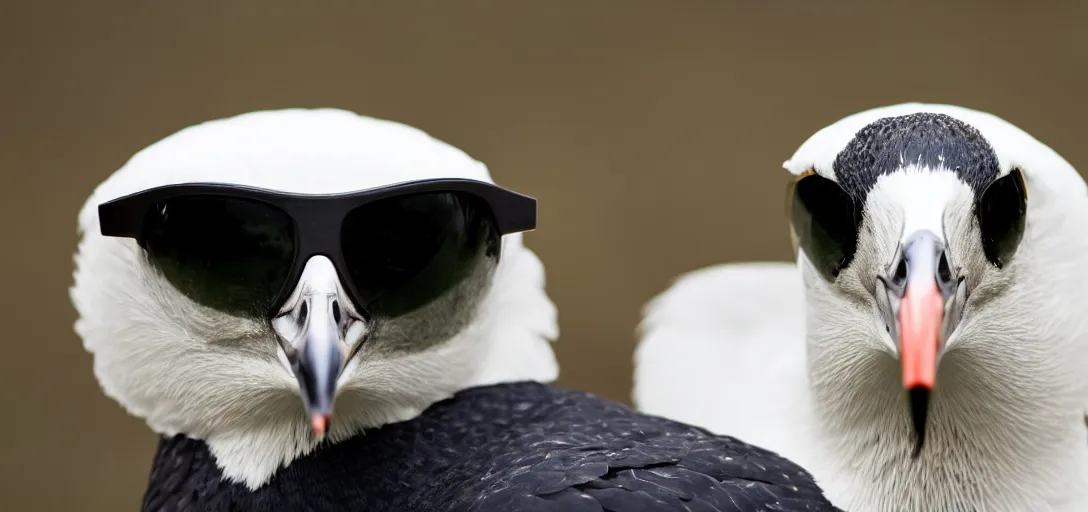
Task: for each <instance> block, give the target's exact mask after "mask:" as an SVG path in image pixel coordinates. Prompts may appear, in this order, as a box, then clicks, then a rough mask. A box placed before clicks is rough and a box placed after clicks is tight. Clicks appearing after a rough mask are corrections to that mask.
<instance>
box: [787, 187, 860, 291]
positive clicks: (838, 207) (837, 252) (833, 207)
mask: <svg viewBox="0 0 1088 512" xmlns="http://www.w3.org/2000/svg"><path fill="white" fill-rule="evenodd" d="M789 194H790V196H791V200H790V203H789V204H790V206H789V217H790V224H791V226H792V228H793V232H794V235H795V236H796V239H797V245H798V247H800V249H801V250H803V251H804V252H805V256H806V257H807V258H808V259H809V260H810V261H811V262H812V264H813V265H814V266H815V267H816V269H817V270H818V271H819V272H820V274H822V275H823V276H824V278H825V279H827V280H829V281H833V280H835V278H836V277H838V275H839V272H841V271H842V269H844V268H846V267H847V266H848V265H849V264H850V261H851V260H852V259H853V258H854V252H855V251H856V249H857V241H858V228H859V227H860V226H861V208H859V207H858V206H857V205H856V204H855V202H854V199H853V198H852V197H850V196H849V195H848V194H847V193H846V191H845V190H843V189H842V187H840V186H839V184H838V183H835V182H834V181H832V180H829V179H827V178H824V177H823V176H820V175H818V174H815V173H811V174H808V175H807V176H804V177H802V178H801V179H799V180H797V181H796V182H794V183H793V185H792V187H791V190H790V193H789Z"/></svg>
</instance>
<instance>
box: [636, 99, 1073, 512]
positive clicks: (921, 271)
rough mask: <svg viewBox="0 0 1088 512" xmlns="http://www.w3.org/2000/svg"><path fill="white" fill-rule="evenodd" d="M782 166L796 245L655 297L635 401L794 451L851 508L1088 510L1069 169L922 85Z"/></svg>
mask: <svg viewBox="0 0 1088 512" xmlns="http://www.w3.org/2000/svg"><path fill="white" fill-rule="evenodd" d="M785 167H786V169H787V170H789V172H790V173H791V174H792V175H793V176H792V186H791V187H790V194H789V196H788V197H789V199H790V208H789V216H788V217H789V221H790V222H789V225H790V230H789V231H786V230H785V229H784V230H783V231H784V234H785V233H791V234H792V235H793V241H794V246H795V248H796V250H797V253H796V254H795V255H796V257H797V260H796V263H794V264H785V263H761V264H733V265H724V266H720V267H713V268H708V269H704V270H702V271H698V272H694V273H692V274H690V275H688V276H685V277H684V278H682V279H681V280H679V281H678V282H677V283H676V284H675V285H674V286H673V287H672V288H671V289H670V290H669V291H667V292H665V293H664V294H662V295H661V296H659V297H658V298H657V299H655V301H654V302H653V304H652V305H651V306H650V307H648V308H647V314H646V317H645V319H644V324H643V339H642V341H641V346H640V348H639V349H638V362H637V366H638V368H637V370H636V382H637V383H638V384H637V386H636V390H635V399H636V401H637V402H638V405H639V407H640V408H641V409H642V410H644V411H647V412H650V413H653V414H662V415H666V416H668V417H671V418H676V419H679V420H682V421H689V422H692V423H694V424H697V425H702V426H705V427H708V428H710V429H712V430H715V431H721V432H729V433H730V434H732V435H736V436H738V437H740V438H741V439H744V440H745V441H748V442H753V443H758V444H760V445H762V446H766V447H768V448H771V449H773V450H775V451H777V452H778V453H781V454H782V455H785V456H787V457H790V458H792V459H793V460H796V461H797V462H799V463H800V464H802V465H804V466H805V467H806V468H808V469H809V470H811V471H812V473H813V474H814V475H815V476H816V479H817V482H818V483H819V484H820V485H821V486H823V487H824V488H825V489H827V492H828V495H829V496H830V497H831V499H832V501H833V502H834V503H835V504H836V505H838V506H840V507H842V508H844V509H846V510H851V511H857V512H886V511H899V510H903V511H916V510H917V511H930V510H932V511H948V512H953V511H983V510H985V511H1012V512H1021V511H1070V512H1072V511H1084V510H1088V429H1086V428H1085V427H1086V425H1085V415H1086V411H1088V343H1086V341H1088V321H1086V320H1088V318H1086V316H1085V306H1086V304H1088V296H1086V291H1088V272H1085V261H1084V254H1085V253H1088V231H1086V228H1088V223H1086V220H1088V188H1086V187H1085V183H1084V181H1083V179H1082V178H1081V177H1080V175H1079V174H1078V173H1077V172H1076V170H1074V169H1073V167H1072V166H1071V165H1070V164H1069V163H1068V162H1066V161H1065V160H1064V159H1063V158H1062V157H1061V156H1059V155H1058V153H1056V152H1055V151H1053V150H1052V149H1050V148H1049V147H1047V146H1046V145H1045V144H1043V143H1041V142H1039V141H1038V140H1036V139H1035V138H1034V137H1032V136H1031V135H1029V134H1028V133H1026V132H1024V131H1023V130H1021V129H1019V128H1017V127H1016V126H1014V125H1012V124H1011V123H1009V122H1007V121H1005V120H1003V119H1000V118H998V117H996V116H994V115H991V114H987V113H984V112H979V111H976V110H971V109H967V108H962V107H956V106H950V105H925V104H917V103H911V104H902V105H894V106H890V107H883V108H877V109H873V110H868V111H864V112H861V113H858V114H854V115H852V116H849V117H846V118H844V119H842V120H840V121H838V122H836V123H834V124H832V125H830V126H828V127H826V128H824V129H822V130H820V131H818V132H816V133H815V134H814V135H812V137H811V138H809V139H808V141H807V142H805V143H804V144H803V145H802V146H801V147H800V148H799V149H798V150H797V152H796V153H794V155H793V157H792V158H791V159H790V160H789V161H787V162H786V163H785ZM783 227H784V228H785V226H783ZM692 354H698V357H692ZM723 368H728V370H729V371H723ZM700 388H702V389H706V390H713V396H711V395H709V394H700V393H693V392H692V390H694V389H700ZM750 390H759V393H758V394H756V393H752V392H750ZM701 402H702V403H701ZM711 404H714V405H716V406H717V407H714V406H712V405H711ZM738 410H744V411H748V412H749V414H746V415H738V414H727V413H726V412H727V411H728V412H730V413H732V412H735V411H738Z"/></svg>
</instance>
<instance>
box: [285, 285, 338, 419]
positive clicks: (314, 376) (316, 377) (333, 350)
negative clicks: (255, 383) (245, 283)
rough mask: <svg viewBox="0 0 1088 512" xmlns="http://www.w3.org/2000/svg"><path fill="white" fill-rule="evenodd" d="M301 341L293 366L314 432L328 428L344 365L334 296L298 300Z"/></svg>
mask: <svg viewBox="0 0 1088 512" xmlns="http://www.w3.org/2000/svg"><path fill="white" fill-rule="evenodd" d="M298 307H299V308H302V309H301V311H299V319H300V320H302V323H303V324H304V326H303V340H302V344H301V346H299V347H298V358H297V359H296V360H295V362H294V364H293V365H292V369H293V370H294V372H295V376H296V377H297V378H298V384H299V388H300V389H301V391H302V401H303V404H304V405H305V407H306V412H307V413H308V414H309V416H310V418H311V421H312V423H313V429H314V433H315V434H317V435H321V434H324V433H325V431H326V430H327V429H328V423H329V417H330V415H331V414H332V407H333V401H334V399H335V397H336V379H337V378H338V377H339V376H340V371H341V369H342V368H343V365H344V352H343V350H342V349H341V346H342V344H343V341H342V334H341V333H340V328H339V325H338V321H337V317H339V316H340V315H339V314H338V312H339V304H337V299H336V296H335V295H330V294H313V295H308V296H304V297H302V299H301V300H300V301H299V306H298Z"/></svg>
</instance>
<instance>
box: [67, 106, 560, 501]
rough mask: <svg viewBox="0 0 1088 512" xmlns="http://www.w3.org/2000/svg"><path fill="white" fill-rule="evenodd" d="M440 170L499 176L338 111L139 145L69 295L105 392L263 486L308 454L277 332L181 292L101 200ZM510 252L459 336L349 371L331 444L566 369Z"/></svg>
mask: <svg viewBox="0 0 1088 512" xmlns="http://www.w3.org/2000/svg"><path fill="white" fill-rule="evenodd" d="M437 177H458V178H471V179H477V180H482V181H488V182H490V181H491V178H490V175H489V173H488V170H487V168H486V167H485V166H484V165H483V164H482V163H481V162H478V161H476V160H474V159H472V158H470V157H469V156H468V155H466V154H465V153H464V152H462V151H460V150H458V149H456V148H454V147H452V146H449V145H447V144H445V143H443V142H440V141H438V140H435V139H433V138H431V137H430V136H428V135H427V134H426V133H424V132H422V131H420V130H418V129H415V128H412V127H409V126H405V125H402V124H399V123H395V122H391V121H383V120H378V119H372V118H368V117H363V116H359V115H357V114H354V113H351V112H347V111H343V110H336V109H315V110H309V109H288V110H279V111H264V112H254V113H249V114H244V115H239V116H236V117H232V118H227V119H221V120H215V121H210V122H206V123H203V124H200V125H196V126H193V127H189V128H186V129H184V130H181V131H179V132H177V133H175V134H173V135H171V136H169V137H167V138H165V139H163V140H161V141H159V142H157V143H155V144H153V145H151V146H149V147H147V148H146V149H144V150H142V151H140V152H139V153H137V154H136V155H135V156H133V157H132V159H130V160H129V162H127V163H126V164H125V165H124V166H123V167H122V168H121V169H120V170H118V171H117V172H115V173H114V174H113V175H112V176H110V178H109V179H107V180H106V181H105V182H103V183H102V184H101V185H100V186H99V187H98V188H97V189H96V190H95V191H94V193H93V194H92V195H91V197H90V198H89V199H88V201H87V203H86V205H85V206H84V207H83V210H82V211H81V213H80V216H79V227H80V232H81V234H82V239H81V241H80V244H79V249H78V252H77V254H76V257H75V262H76V267H77V270H76V272H75V284H74V286H73V287H72V289H71V297H72V301H73V303H74V304H75V307H76V309H77V310H78V313H79V319H78V320H77V322H76V332H77V333H78V334H79V335H80V336H81V337H82V338H83V342H84V347H85V348H86V349H87V350H88V351H90V352H91V353H93V354H94V371H95V375H96V376H97V378H98V381H99V383H100V384H101V386H102V389H103V390H104V391H105V393H106V394H107V395H108V396H110V397H112V398H113V399H115V400H117V401H118V402H119V403H120V404H121V405H122V406H123V407H124V408H125V409H126V410H127V411H128V412H129V413H130V414H133V415H135V416H138V417H141V418H144V419H145V420H146V421H147V424H148V425H149V426H150V427H151V428H152V429H153V430H154V431H156V432H158V433H161V434H165V435H173V434H176V433H184V434H187V435H189V436H191V437H194V438H198V439H204V440H205V441H206V442H207V443H208V445H209V446H210V448H211V450H212V452H213V453H214V454H215V456H216V459H217V462H218V464H219V465H220V467H221V468H222V469H223V470H224V473H225V474H226V476H227V477H229V478H231V479H233V480H235V481H239V482H243V483H244V484H245V485H247V486H248V487H250V488H256V487H258V486H260V485H261V484H262V483H264V482H266V481H267V480H268V479H269V478H270V477H271V476H272V475H273V474H274V473H275V472H276V471H277V470H278V469H279V468H281V467H283V466H284V465H286V464H287V463H289V462H290V461H292V460H294V459H295V458H297V457H299V456H301V455H303V454H305V453H307V452H309V451H310V450H312V449H313V447H314V440H313V436H312V435H311V432H310V427H309V424H308V423H307V421H306V419H305V416H304V415H303V414H302V413H301V410H302V409H301V402H300V400H299V394H298V393H299V391H298V384H297V381H296V379H295V378H294V376H293V375H292V374H291V373H290V371H289V370H288V368H286V367H285V366H284V365H283V363H282V362H281V361H280V360H279V359H278V358H277V351H276V348H275V346H276V344H275V341H274V337H273V336H274V335H273V333H272V331H271V330H270V328H269V326H268V325H266V323H261V322H256V321H247V320H242V319H239V318H235V317H230V316H226V315H223V314H221V313H217V312H214V311H211V310H208V309H207V308H203V307H201V306H199V305H197V304H195V303H193V302H192V301H189V300H188V299H186V298H185V297H184V296H182V295H181V294H179V293H178V292H177V291H176V290H174V289H173V288H172V287H171V286H170V285H169V284H168V283H167V282H166V281H165V280H163V279H162V278H161V277H160V276H159V275H158V274H157V273H156V272H155V271H154V270H153V269H151V268H150V267H149V265H148V264H147V263H146V260H144V259H143V258H142V256H141V250H140V249H139V247H138V246H137V245H136V243H135V242H134V241H132V240H128V239H114V238H106V237H103V236H101V235H100V234H99V224H98V215H97V206H98V205H99V204H100V203H103V202H105V201H108V200H110V199H113V198H116V197H119V196H122V195H125V194H129V193H133V192H136V191H139V190H143V189H147V188H150V187H155V186H160V185H166V184H174V183H186V182H221V183H236V184H244V185H250V186H257V187H264V188H270V189H276V190H282V191H289V192H298V193H311V194H316V193H333V192H345V191H351V190H359V189H365V188H371V187H375V186H381V185H387V184H390V183H396V182H403V181H409V180H417V179H424V178H437ZM502 251H503V252H502V257H501V261H500V264H499V267H498V268H497V269H496V271H495V275H494V280H493V283H492V286H491V288H490V290H489V292H488V295H487V297H486V299H485V300H484V302H483V304H482V305H481V306H480V308H479V310H478V312H477V316H476V318H475V319H474V320H473V321H472V322H471V323H470V324H469V326H468V327H466V328H465V329H464V330H463V331H461V332H460V333H459V334H458V335H456V336H455V337H454V338H452V339H450V340H448V341H447V342H445V343H442V344H438V345H437V346H435V347H433V348H431V349H428V350H425V351H423V352H418V353H414V354H410V355H402V356H395V357H382V356H380V355H378V356H374V355H370V356H368V357H365V359H364V360H362V361H361V362H358V363H357V364H354V365H353V366H350V367H349V368H348V370H347V372H348V375H346V376H345V377H343V378H342V379H341V382H342V385H341V389H340V391H339V392H338V395H337V404H336V418H335V421H334V422H333V423H332V429H331V431H330V432H329V433H328V438H329V439H331V440H332V441H338V440H342V439H345V438H347V437H350V436H351V435H353V434H355V433H357V432H359V431H360V430H362V429H364V428H368V427H374V426H377V425H381V424H385V423H389V422H395V421H402V420H406V419H410V418H412V417H414V416H416V415H418V414H419V413H420V412H421V411H422V410H423V409H424V408H426V407H427V406H429V405H430V404H432V403H434V402H436V401H439V400H442V399H445V398H448V397H449V396H451V395H452V394H453V393H454V392H456V391H458V390H461V389H464V388H467V387H472V386H477V385H485V384H492V383H499V382H509V381H518V380H537V381H542V382H549V381H552V380H554V379H555V378H556V377H557V374H558V366H557V364H556V361H555V357H554V355H553V353H552V350H551V347H550V341H551V340H554V339H555V338H556V337H557V335H558V326H557V323H556V310H555V307H554V305H553V304H552V302H551V301H550V299H549V298H548V296H547V295H546V293H545V291H544V269H543V265H542V264H541V262H540V260H539V259H538V258H537V257H536V255H534V254H533V253H532V252H531V251H530V250H529V249H527V248H525V247H524V246H523V245H522V241H521V235H520V234H515V235H509V236H506V237H504V240H503V249H502ZM360 356H362V354H360ZM360 358H361V359H362V357H360Z"/></svg>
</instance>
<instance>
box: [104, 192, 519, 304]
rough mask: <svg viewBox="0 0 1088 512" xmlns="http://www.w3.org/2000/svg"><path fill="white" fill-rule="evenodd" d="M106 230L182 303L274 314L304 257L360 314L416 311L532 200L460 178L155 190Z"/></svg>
mask: <svg viewBox="0 0 1088 512" xmlns="http://www.w3.org/2000/svg"><path fill="white" fill-rule="evenodd" d="M98 215H99V219H100V222H101V232H102V235H104V236H112V237H125V238H134V239H136V240H137V241H138V243H139V245H140V246H141V247H142V248H143V249H144V250H145V251H146V253H147V257H148V259H149V260H150V262H151V263H152V264H153V265H155V266H156V267H157V268H158V269H159V270H160V271H161V272H162V274H163V276H164V277H166V279H167V280H168V281H170V283H171V284H172V285H173V286H174V287H175V288H177V289H178V290H179V291H181V292H182V293H183V294H185V295H186V296H188V297H189V298H190V299H192V300H194V301H196V302H198V303H200V304H203V305H206V306H209V307H212V308H215V309H217V310H220V311H224V312H227V313H230V314H236V315H260V314H267V315H269V316H271V315H275V314H276V313H277V311H278V308H279V307H281V306H282V304H283V302H284V301H286V300H287V298H288V296H289V294H290V293H291V292H292V291H293V288H292V287H293V285H294V284H295V282H296V281H297V280H298V279H299V276H300V274H301V273H302V269H303V266H304V264H305V262H306V261H307V260H309V258H310V257H312V256H315V255H323V256H326V257H328V258H329V259H330V260H331V261H332V263H333V265H335V267H336V270H337V272H338V273H339V274H340V276H341V277H340V279H341V284H342V285H343V286H344V289H345V290H346V291H347V292H348V293H349V294H350V295H351V298H352V300H354V301H355V306H356V307H357V308H358V309H359V310H360V313H362V314H363V315H364V316H366V317H371V316H375V315H379V316H382V317H395V316H398V315H401V314H404V313H407V312H410V311H412V310H415V309H417V308H419V307H420V306H423V305H425V304H427V303H428V302H430V301H431V300H433V299H435V298H437V297H438V296H440V295H441V294H442V293H444V292H445V291H447V290H450V289H451V288H452V287H453V286H455V285H457V284H458V283H460V282H461V281H463V280H464V279H466V278H467V277H469V276H470V275H471V273H472V271H473V269H475V268H476V265H477V264H479V263H480V262H481V261H482V260H483V259H484V258H494V259H496V260H497V259H498V257H499V252H500V247H501V243H500V238H501V237H502V235H507V234H510V233H517V232H520V231H529V230H532V229H534V228H536V199H534V198H532V197H528V196H525V195H521V194H518V193H516V192H513V191H510V190H507V189H504V188H502V187H499V186H497V185H493V184H491V183H486V182H482V181H475V180H468V179H453V178H442V179H429V180H420V181H410V182H405V183H397V184H393V185H388V186H383V187H379V188H372V189H366V190H360V191H356V192H348V193H344V194H329V195H307V194H293V193H286V192H278V191H274V190H266V189H261V188H255V187H246V186H240V185H231V184H217V183H190V184H180V185H167V186H163V187H157V188H152V189H148V190H144V191H142V192H137V193H135V194H131V195H127V196H124V197H121V198H118V199H114V200H112V201H109V202H107V203H103V204H101V205H99V206H98Z"/></svg>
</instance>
